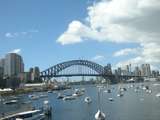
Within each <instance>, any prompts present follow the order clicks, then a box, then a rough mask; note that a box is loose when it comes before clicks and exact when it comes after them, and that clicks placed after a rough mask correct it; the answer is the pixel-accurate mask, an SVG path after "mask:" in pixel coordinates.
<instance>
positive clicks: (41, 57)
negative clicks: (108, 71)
mask: <svg viewBox="0 0 160 120" xmlns="http://www.w3.org/2000/svg"><path fill="white" fill-rule="evenodd" d="M104 1H105V0H104ZM106 1H107V0H106ZM113 1H114V0H113ZM130 1H131V0H130ZM94 2H95V1H92V0H41V1H40V0H1V1H0V57H3V56H4V55H5V54H6V53H8V52H10V51H15V50H17V49H18V53H19V54H21V55H22V57H23V59H24V63H25V69H26V70H28V69H29V68H30V67H32V66H39V67H40V69H41V70H43V69H46V68H48V67H50V66H52V65H55V64H57V63H59V62H63V61H67V60H72V59H82V58H83V59H88V60H94V61H96V62H98V63H100V64H103V65H105V64H107V63H112V64H113V65H116V64H118V63H119V62H121V61H126V60H128V59H132V58H135V57H137V56H138V55H137V48H138V50H140V51H143V49H142V48H144V46H143V45H142V44H141V43H140V42H133V41H136V39H134V37H133V38H130V37H129V38H125V39H123V40H124V41H122V42H115V41H114V40H115V39H116V41H121V39H120V40H119V39H118V38H114V40H113V38H110V37H108V39H111V40H108V41H107V40H103V38H97V37H94V38H92V37H88V36H87V37H86V36H83V35H80V37H81V38H84V40H80V42H78V43H76V42H75V44H72V43H71V44H69V43H67V44H66V45H63V44H62V41H65V40H66V41H67V38H63V39H61V41H58V40H59V39H60V37H61V36H63V35H64V34H65V33H67V31H68V29H69V27H68V26H69V25H70V24H72V21H75V20H76V21H79V22H80V23H82V24H83V25H84V26H87V28H91V24H92V23H91V22H88V21H87V20H86V19H87V17H88V16H89V10H88V8H89V6H91V7H94V5H95V9H96V7H98V5H99V3H103V2H102V1H99V2H96V3H94ZM103 4H106V3H103ZM104 11H105V10H104ZM102 19H103V18H102ZM75 29H76V28H75ZM95 29H99V28H95ZM82 31H83V30H82ZM116 32H117V31H116ZM81 33H82V32H81ZM71 34H72V33H71ZM73 34H74V33H73ZM73 34H72V35H73ZM126 34H127V33H126ZM120 38H121V37H120ZM86 39H87V40H86ZM97 39H98V40H97ZM100 39H102V40H100ZM105 39H107V38H105ZM125 40H126V41H127V40H132V41H131V42H130V41H129V42H128V41H127V42H126V41H125ZM73 41H74V40H73ZM124 49H127V50H128V49H130V50H129V51H127V50H126V51H127V52H125V54H124V51H123V50H124ZM134 49H136V54H135V53H134V52H132V51H133V50H134ZM141 49H142V50H141ZM120 50H122V51H121V53H120V55H118V57H115V56H114V53H116V52H118V51H120ZM129 52H131V54H128V53H129ZM123 55H125V56H123ZM98 56H99V57H98ZM140 57H141V56H140ZM136 64H137V63H136Z"/></svg>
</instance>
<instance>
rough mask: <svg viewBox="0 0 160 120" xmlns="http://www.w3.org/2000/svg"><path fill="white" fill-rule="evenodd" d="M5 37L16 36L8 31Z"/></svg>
mask: <svg viewBox="0 0 160 120" xmlns="http://www.w3.org/2000/svg"><path fill="white" fill-rule="evenodd" d="M5 37H7V38H14V35H13V34H12V33H9V32H8V33H6V34H5Z"/></svg>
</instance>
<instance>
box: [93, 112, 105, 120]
mask: <svg viewBox="0 0 160 120" xmlns="http://www.w3.org/2000/svg"><path fill="white" fill-rule="evenodd" d="M105 118H106V116H105V114H104V113H103V112H101V111H100V110H98V112H97V113H96V114H95V119H96V120H105Z"/></svg>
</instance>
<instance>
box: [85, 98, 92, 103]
mask: <svg viewBox="0 0 160 120" xmlns="http://www.w3.org/2000/svg"><path fill="white" fill-rule="evenodd" d="M84 101H85V102H86V103H88V104H89V103H91V102H92V99H91V98H90V97H85V99H84Z"/></svg>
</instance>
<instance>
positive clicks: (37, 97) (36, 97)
mask: <svg viewBox="0 0 160 120" xmlns="http://www.w3.org/2000/svg"><path fill="white" fill-rule="evenodd" d="M28 97H29V98H30V99H31V100H37V99H39V96H37V95H29V96H28Z"/></svg>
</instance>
